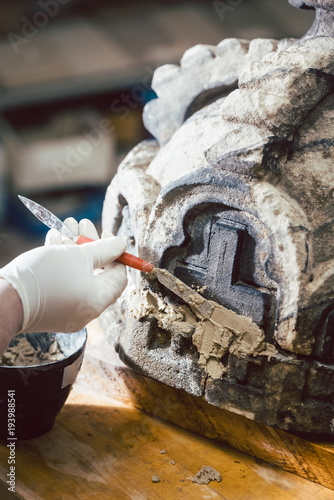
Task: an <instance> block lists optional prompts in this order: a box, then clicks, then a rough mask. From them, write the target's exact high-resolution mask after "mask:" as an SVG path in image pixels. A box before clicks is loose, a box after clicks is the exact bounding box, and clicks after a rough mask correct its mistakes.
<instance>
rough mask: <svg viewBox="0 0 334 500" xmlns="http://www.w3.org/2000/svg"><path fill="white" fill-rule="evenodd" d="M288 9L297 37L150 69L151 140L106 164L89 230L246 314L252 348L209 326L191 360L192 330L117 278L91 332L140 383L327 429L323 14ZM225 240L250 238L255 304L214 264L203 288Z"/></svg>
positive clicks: (331, 263) (167, 303)
mask: <svg viewBox="0 0 334 500" xmlns="http://www.w3.org/2000/svg"><path fill="white" fill-rule="evenodd" d="M290 3H292V4H295V5H296V6H298V7H303V8H312V7H313V6H314V5H316V7H317V15H316V20H315V23H314V25H313V27H312V28H311V29H310V31H309V32H308V33H307V34H306V35H305V36H304V37H303V38H302V39H301V40H300V41H298V40H292V39H285V40H281V41H275V40H253V41H252V42H248V41H245V40H236V39H229V40H224V41H223V42H221V43H220V44H219V45H218V46H217V47H213V46H202V45H199V46H196V47H194V48H192V49H190V50H189V51H187V52H186V53H185V55H184V56H183V58H182V60H181V65H180V66H176V65H166V66H163V67H162V68H159V69H158V70H157V71H156V73H155V75H154V78H153V88H154V90H155V92H156V93H157V95H158V99H156V100H154V101H151V102H150V103H149V104H148V105H147V106H146V108H145V110H144V122H145V125H146V128H147V129H148V130H149V131H150V132H151V133H152V135H153V136H154V137H155V138H156V140H152V141H145V142H143V143H141V144H139V145H138V146H136V147H135V148H134V149H133V150H132V151H131V152H130V153H129V155H128V156H127V157H126V158H125V160H124V161H123V162H122V163H121V165H120V166H119V169H118V173H117V175H116V176H115V178H114V179H113V181H112V182H111V184H110V186H109V188H108V190H107V194H106V199H105V204H104V209H103V221H102V222H103V228H104V229H108V230H112V231H113V232H114V233H118V234H120V235H124V236H126V237H127V239H128V242H129V251H130V252H133V253H135V254H137V255H139V256H140V257H142V258H144V259H147V260H150V261H151V262H152V263H154V264H155V265H156V266H161V267H165V268H166V269H168V270H169V271H170V272H172V273H175V274H177V273H181V274H180V277H181V275H182V279H184V280H185V282H186V280H188V282H187V284H188V285H190V284H191V283H192V282H193V283H194V284H195V285H196V287H201V286H202V285H204V287H203V290H202V291H201V293H202V294H203V296H204V297H206V298H207V299H208V300H212V293H213V292H215V293H216V294H215V298H214V300H215V301H216V302H217V303H218V304H220V305H221V306H223V307H225V308H226V309H228V310H231V311H234V312H235V313H236V314H237V315H239V316H238V317H239V318H240V319H242V318H245V319H247V316H248V320H251V321H253V322H255V324H256V325H257V328H259V329H261V331H263V335H264V339H265V342H262V343H261V342H260V343H257V345H256V347H254V349H253V351H249V352H248V351H247V349H245V344H243V345H241V347H240V345H239V344H238V345H236V343H235V339H236V338H237V337H238V332H236V331H234V332H233V329H232V330H229V329H227V333H226V331H225V330H226V329H225V330H224V325H221V328H220V330H219V332H218V333H217V331H216V333H215V335H216V337H215V338H210V339H209V340H210V342H212V345H211V344H210V345H209V347H208V344H207V345H206V351H205V353H206V354H205V355H204V354H203V353H204V351H202V350H201V349H202V348H201V341H202V340H201V339H202V338H203V339H205V335H204V334H203V337H201V333H200V332H201V331H204V330H205V328H204V329H203V321H202V320H201V319H200V318H198V317H193V316H192V312H191V310H190V308H189V307H187V305H185V304H183V303H182V301H180V299H178V298H177V297H176V296H174V295H173V293H171V292H169V291H168V290H167V289H166V288H163V287H161V286H159V284H158V283H157V281H156V280H155V279H154V278H149V277H147V276H144V275H140V273H138V272H137V271H133V270H131V269H129V271H128V274H129V286H128V287H127V290H126V292H125V293H124V294H123V296H122V298H121V299H120V300H119V301H118V302H117V303H116V304H115V305H114V306H112V307H111V308H110V309H109V310H108V311H107V312H106V313H105V314H104V315H103V318H102V322H103V325H104V330H105V332H106V335H107V337H108V339H109V340H110V341H111V342H112V343H113V344H114V345H115V346H116V348H117V350H118V352H119V354H120V356H121V358H122V359H123V360H124V361H125V362H126V363H128V364H129V365H130V366H132V367H133V368H135V369H136V370H138V371H140V372H141V373H144V374H146V375H148V376H150V377H152V378H155V379H157V380H160V381H161V382H163V383H165V384H168V385H170V386H173V387H176V388H179V389H183V390H185V391H187V392H189V393H190V394H193V395H195V396H204V398H205V399H206V400H207V401H208V402H209V403H211V404H213V405H215V406H218V407H221V408H225V409H228V410H230V411H234V412H237V413H240V414H243V415H245V416H246V417H248V418H251V419H255V420H257V421H260V422H264V423H266V424H268V425H271V426H274V427H279V428H281V429H285V430H288V431H291V432H297V433H309V434H318V435H333V434H334V416H333V410H334V292H333V290H334V287H333V284H334V245H333V233H334V220H333V219H334V217H333V214H334V182H333V167H332V156H333V153H334V152H333V130H334V97H333V88H334V39H333V37H332V31H333V23H332V16H333V10H334V7H333V6H332V2H329V1H322V2H321V1H317V2H315V1H313V0H309V1H306V2H301V1H298V0H292V1H291V2H290ZM234 89H235V90H234ZM245 228H246V229H245ZM201 230H203V234H202V233H201ZM219 230H221V231H222V232H221V233H219ZM224 231H225V232H224ZM229 231H231V232H230V233H229ZM233 231H234V232H233ZM239 233H240V235H243V236H245V238H246V241H249V242H253V244H254V248H253V253H252V254H251V257H250V256H249V255H248V259H250V258H251V259H253V260H249V261H247V262H250V263H251V267H252V272H251V276H250V277H249V276H246V278H247V279H250V280H251V283H252V285H251V286H250V285H249V284H247V282H246V283H244V285H245V286H243V291H245V289H246V288H247V286H248V287H249V288H250V293H252V294H253V296H254V308H253V309H254V310H252V307H248V309H247V307H246V306H245V303H244V301H243V298H242V297H243V296H242V293H241V288H239V290H240V294H238V286H240V283H236V284H235V286H234V289H233V290H232V291H231V290H230V292H229V296H228V294H227V295H226V294H225V292H226V287H225V288H224V287H222V286H221V283H219V282H222V283H223V282H224V277H225V281H226V274H223V275H222V276H221V279H220V275H219V269H217V270H216V271H215V272H216V273H218V279H217V280H216V281H217V283H218V284H217V285H215V286H216V287H217V288H216V290H210V286H211V285H210V283H211V282H212V280H213V279H214V276H212V273H211V275H210V269H208V268H205V263H206V261H208V259H209V257H210V259H211V260H210V266H211V267H212V265H213V266H214V264H215V259H216V261H218V260H219V258H220V256H221V252H222V248H223V247H222V246H221V245H222V244H224V242H221V241H220V240H219V238H218V239H217V236H216V235H217V234H218V235H219V234H227V235H229V234H231V235H232V236H231V240H230V242H229V244H230V246H231V245H232V244H233V241H234V240H233V238H234V235H235V234H236V235H239ZM243 233H244V234H243ZM247 238H248V239H247ZM213 241H215V245H216V247H214V245H213V243H212V242H213ZM226 244H227V243H226ZM231 248H232V249H233V246H231ZM246 250H247V249H246ZM236 252H237V253H238V252H239V250H238V245H237V246H236ZM239 253H240V252H239ZM248 253H249V252H248ZM232 254H233V252H232ZM226 262H227V264H229V263H230V261H228V260H227V261H226ZM225 264H226V263H225ZM232 264H233V262H232ZM247 266H248V264H247ZM239 267H240V269H242V262H241V264H240V266H239ZM204 268H205V269H204ZM203 269H204V271H205V272H204V271H203ZM224 269H225V268H224ZM226 269H227V268H226ZM224 272H225V271H224ZM240 272H241V271H240ZM243 273H244V275H245V270H243ZM246 274H247V273H246ZM208 276H209V277H208ZM205 279H206V280H207V281H206V282H205ZM201 280H202V281H201ZM210 280H211V281H210ZM246 281H247V280H246ZM232 292H233V293H232ZM226 293H227V292H226ZM259 294H260V295H261V294H262V295H261V296H262V297H265V299H264V300H265V302H263V304H265V307H264V308H263V307H262V306H261V303H262V302H261V301H258V300H255V299H256V297H257V296H258V295H259ZM148 297H149V300H148ZM140 300H142V302H140ZM252 300H253V299H252V298H251V299H250V305H251V304H252ZM145 301H146V302H145ZM259 304H260V305H259ZM261 307H262V309H261ZM134 311H135V312H134ZM245 311H246V312H245ZM204 326H205V325H204ZM219 335H220V337H219ZM208 338H209V337H208ZM217 339H218V341H217ZM226 339H227V340H226ZM223 340H224V342H225V344H224V342H223ZM219 342H223V344H224V345H223V344H222V343H219ZM226 342H227V343H226ZM210 349H211V351H210ZM222 354H223V355H222ZM221 355H222V356H221ZM203 356H204V357H203ZM219 356H221V357H219ZM219 363H220V364H219ZM218 364H219V370H217V367H218ZM212 366H213V367H214V370H213V369H212ZM210 373H211V375H210ZM219 374H220V375H219Z"/></svg>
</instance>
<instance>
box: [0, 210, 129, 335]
mask: <svg viewBox="0 0 334 500" xmlns="http://www.w3.org/2000/svg"><path fill="white" fill-rule="evenodd" d="M73 221H74V219H70V221H68V220H67V221H66V223H67V225H68V226H69V227H70V228H71V230H73V229H74V232H76V230H77V231H79V230H80V234H82V235H83V236H87V237H89V238H91V239H97V238H98V235H97V232H96V229H95V227H94V225H93V224H92V223H91V222H90V221H88V220H87V219H85V220H84V221H80V224H79V225H78V224H77V223H76V221H74V222H73ZM75 225H76V228H77V229H75ZM80 226H81V228H80ZM93 229H94V231H93ZM103 236H104V237H103V239H102V240H97V241H94V242H92V243H85V244H83V245H76V244H73V242H72V241H71V240H68V239H63V238H62V236H61V235H60V233H59V232H58V231H56V230H54V229H52V230H51V231H49V233H48V235H47V238H46V246H44V247H39V248H35V249H34V250H30V251H29V252H25V253H23V254H22V255H20V256H18V257H17V258H16V259H14V260H13V261H12V262H10V263H9V264H7V265H6V266H5V267H3V268H2V269H0V277H3V278H5V279H6V280H7V281H9V282H10V283H11V284H12V286H13V287H14V288H15V290H16V291H17V293H18V294H19V296H20V298H21V301H22V306H23V324H22V327H21V330H20V332H65V333H67V332H75V331H79V330H81V328H83V327H84V326H85V325H86V324H87V323H88V322H89V321H91V320H92V319H94V318H97V317H98V316H99V315H100V314H101V313H102V312H103V311H104V309H106V308H107V307H108V306H110V305H111V304H113V303H114V302H115V301H116V300H117V299H118V298H119V297H120V296H121V294H122V292H123V290H124V288H125V286H126V284H127V279H126V269H125V266H123V264H120V263H118V262H113V261H114V260H115V259H116V258H117V257H119V256H120V255H121V254H122V253H123V252H124V250H125V246H126V244H125V241H124V240H123V239H122V238H117V237H114V236H112V235H111V233H104V235H103ZM62 243H65V244H62ZM102 267H103V268H104V269H103V270H102V269H101V268H102ZM20 332H18V333H20Z"/></svg>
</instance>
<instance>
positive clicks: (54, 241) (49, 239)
mask: <svg viewBox="0 0 334 500" xmlns="http://www.w3.org/2000/svg"><path fill="white" fill-rule="evenodd" d="M61 243H62V237H61V234H60V232H59V231H57V229H54V228H53V229H50V231H48V232H47V233H46V236H45V246H49V245H61Z"/></svg>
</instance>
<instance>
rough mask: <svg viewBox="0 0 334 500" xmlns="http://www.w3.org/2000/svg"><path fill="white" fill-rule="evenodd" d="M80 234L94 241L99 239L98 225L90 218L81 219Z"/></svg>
mask: <svg viewBox="0 0 334 500" xmlns="http://www.w3.org/2000/svg"><path fill="white" fill-rule="evenodd" d="M79 234H81V235H82V236H85V237H86V238H90V239H91V240H94V241H95V240H98V239H99V235H98V234H97V231H96V227H95V225H94V224H93V222H92V221H91V220H89V219H81V221H80V222H79Z"/></svg>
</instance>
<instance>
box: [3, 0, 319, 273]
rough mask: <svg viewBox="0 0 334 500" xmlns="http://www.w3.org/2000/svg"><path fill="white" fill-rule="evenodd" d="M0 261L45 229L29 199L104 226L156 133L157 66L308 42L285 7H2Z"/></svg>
mask: <svg viewBox="0 0 334 500" xmlns="http://www.w3.org/2000/svg"><path fill="white" fill-rule="evenodd" d="M0 9H1V15H0V113H1V115H0V266H2V265H4V264H6V263H7V262H8V261H9V260H11V259H12V258H14V257H15V256H16V255H18V254H19V253H21V252H22V251H25V250H27V249H29V248H33V247H35V246H36V245H40V244H43V242H44V236H45V233H46V231H47V229H46V228H45V226H43V225H42V224H41V223H40V222H39V221H37V219H35V218H34V217H33V216H32V215H31V214H30V212H28V211H27V210H26V209H25V207H24V206H23V205H22V204H21V203H20V202H19V201H18V198H17V195H18V194H22V195H24V196H27V197H29V198H32V199H33V200H35V201H37V202H39V203H41V204H43V205H45V206H46V207H47V208H49V209H50V210H52V211H53V212H54V213H55V214H56V215H58V216H59V217H60V218H61V219H64V218H66V217H68V216H74V217H75V218H77V219H81V218H84V217H87V218H90V219H92V220H93V221H94V222H95V223H96V224H97V226H98V227H99V225H100V217H101V210H102V204H103V199H104V193H105V190H106V188H107V186H108V184H109V183H110V180H111V179H112V177H113V175H114V174H115V172H116V170H117V166H118V164H119V162H120V161H121V159H122V158H123V157H124V156H125V155H126V153H127V152H128V151H129V150H130V149H131V148H132V147H133V146H134V145H135V144H137V143H138V142H139V141H141V140H143V139H145V138H148V137H149V134H148V133H147V132H146V131H145V129H144V127H143V124H142V118H141V115H142V110H143V107H144V106H145V104H146V103H147V102H148V101H149V100H150V99H153V98H154V97H155V94H154V92H153V91H152V90H151V86H150V84H151V79H152V74H153V72H154V69H155V68H156V67H158V66H161V65H162V64H166V63H178V62H179V60H180V58H181V57H182V55H183V53H184V51H185V50H187V49H188V48H190V47H192V46H194V45H196V44H198V43H202V44H214V45H216V44H218V43H219V42H220V41H221V40H222V39H224V38H228V37H237V38H244V39H245V38H246V39H253V38H258V37H261V38H284V37H297V38H298V37H300V36H301V35H303V34H304V33H305V32H306V31H307V29H308V28H309V26H310V25H311V24H312V21H313V18H314V13H313V12H311V11H298V10H297V9H295V8H293V7H291V6H290V5H289V3H288V0H270V1H265V0H219V1H218V0H213V1H211V0H210V1H187V2H183V1H171V0H169V1H157V0H156V1H139V0H137V1H135V0H133V1H131V0H122V1H116V0H108V1H107V0H105V1H97V0H94V1H92V0H37V1H35V0H34V1H31V0H0Z"/></svg>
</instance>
